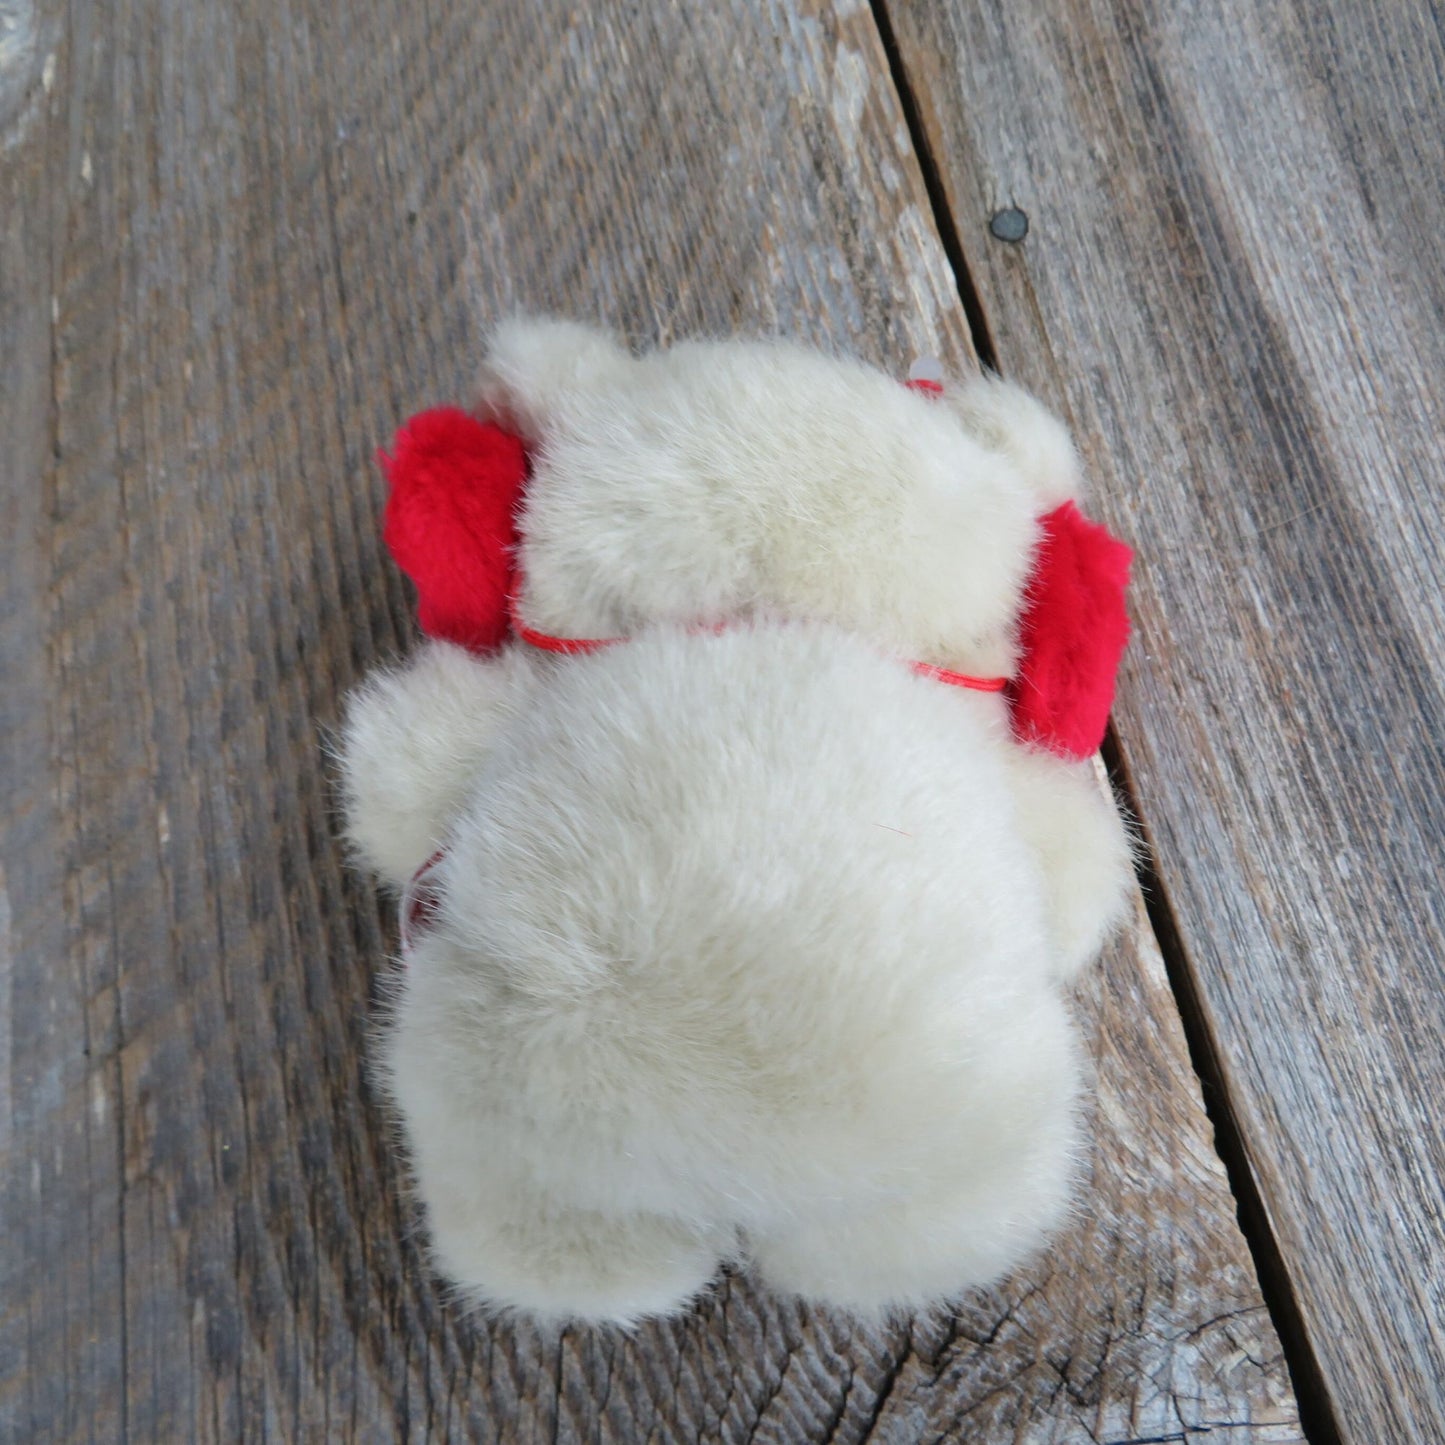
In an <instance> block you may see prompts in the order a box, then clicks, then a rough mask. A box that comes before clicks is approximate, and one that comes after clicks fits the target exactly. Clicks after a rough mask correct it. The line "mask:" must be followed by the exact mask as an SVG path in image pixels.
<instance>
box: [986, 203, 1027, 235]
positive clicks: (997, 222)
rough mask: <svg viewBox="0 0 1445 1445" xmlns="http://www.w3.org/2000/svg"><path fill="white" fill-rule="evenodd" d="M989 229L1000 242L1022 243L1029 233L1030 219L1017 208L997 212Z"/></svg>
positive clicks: (1005, 208) (1007, 207) (1008, 207)
mask: <svg viewBox="0 0 1445 1445" xmlns="http://www.w3.org/2000/svg"><path fill="white" fill-rule="evenodd" d="M988 228H989V230H990V231H992V232H993V234H994V235H995V236H997V237H998V239H999V240H1000V241H1022V240H1023V238H1024V237H1025V236H1027V235H1028V233H1029V218H1028V217H1027V216H1026V215H1025V214H1024V213H1023V212H1022V211H1021V210H1019V208H1018V207H1017V206H1005V207H1004V208H1003V210H1001V211H995V212H994V213H993V217H992V219H990V221H989V223H988Z"/></svg>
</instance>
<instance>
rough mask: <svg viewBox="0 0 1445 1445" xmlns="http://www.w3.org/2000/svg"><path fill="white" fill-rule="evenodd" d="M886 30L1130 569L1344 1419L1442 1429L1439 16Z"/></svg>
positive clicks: (1193, 900) (1175, 820) (999, 11)
mask: <svg viewBox="0 0 1445 1445" xmlns="http://www.w3.org/2000/svg"><path fill="white" fill-rule="evenodd" d="M888 8H889V12H890V14H891V18H892V22H893V25H894V26H895V27H896V32H897V37H898V42H899V47H900V55H901V59H902V65H903V69H904V71H905V73H906V75H907V78H908V83H909V89H910V90H911V91H912V92H913V93H914V94H915V96H916V98H917V104H918V108H919V112H920V114H921V116H922V122H923V126H924V130H925V134H926V136H927V138H928V141H929V147H930V150H931V151H932V153H933V155H934V156H935V157H936V158H937V161H938V164H939V168H940V172H941V175H942V178H943V181H944V188H945V190H946V194H947V197H948V204H949V207H950V210H951V213H952V214H953V215H954V216H955V218H956V220H957V222H958V227H959V233H960V237H961V244H962V248H963V250H964V252H965V253H966V256H967V260H968V264H969V267H970V269H971V270H972V272H973V275H974V278H975V281H976V284H977V288H978V291H979V293H980V297H981V302H982V306H983V308H984V310H985V311H986V313H987V315H988V318H989V321H990V323H991V325H992V328H993V331H994V334H995V335H996V337H997V348H998V353H999V357H1000V361H1001V364H1002V365H1003V367H1004V368H1005V369H1006V370H1008V371H1009V372H1011V373H1013V374H1014V375H1017V376H1020V377H1022V378H1023V379H1025V380H1026V381H1028V382H1030V383H1032V384H1033V385H1035V386H1036V387H1037V388H1039V389H1040V390H1042V391H1043V392H1045V393H1046V394H1047V395H1049V396H1050V397H1051V398H1052V399H1053V400H1054V401H1055V402H1056V403H1057V404H1059V405H1060V406H1061V407H1063V408H1064V409H1066V410H1067V412H1068V414H1069V415H1070V416H1071V418H1072V420H1073V421H1074V423H1075V425H1076V428H1077V430H1078V432H1079V434H1080V436H1081V439H1082V441H1083V444H1084V446H1085V449H1086V451H1087V453H1088V456H1089V459H1090V462H1091V464H1092V470H1093V471H1094V473H1095V475H1096V476H1097V477H1098V478H1099V480H1100V486H1101V496H1100V506H1101V508H1102V510H1103V512H1104V513H1105V514H1107V516H1108V517H1109V518H1111V519H1112V520H1113V522H1114V523H1116V524H1117V526H1118V527H1119V528H1120V529H1122V530H1123V531H1124V532H1125V533H1127V534H1128V535H1130V536H1131V537H1132V538H1133V539H1135V541H1136V542H1137V544H1138V547H1139V550H1140V560H1139V566H1138V587H1137V589H1136V594H1135V608H1136V615H1137V620H1138V640H1137V645H1136V646H1135V648H1134V650H1133V652H1132V654H1131V657H1130V659H1129V661H1128V663H1127V665H1126V676H1125V680H1124V686H1123V699H1122V704H1121V707H1120V709H1119V711H1118V715H1117V718H1118V726H1119V731H1120V734H1121V738H1122V743H1123V750H1124V754H1125V757H1126V760H1127V764H1128V767H1129V769H1130V772H1131V775H1132V778H1133V781H1134V785H1135V787H1136V788H1137V792H1138V796H1139V799H1140V801H1141V806H1142V811H1143V813H1144V817H1145V821H1146V823H1147V825H1148V829H1149V834H1150V837H1151V839H1152V840H1153V843H1154V847H1155V850H1156V852H1157V855H1158V858H1159V860H1160V862H1159V867H1160V871H1161V874H1162V876H1163V880H1164V884H1165V887H1166V890H1167V895H1168V901H1169V903H1170V904H1171V906H1172V908H1173V910H1174V913H1175V917H1176V919H1177V924H1178V929H1179V932H1180V936H1181V941H1182V946H1183V950H1184V955H1185V958H1184V962H1185V963H1186V964H1187V967H1188V968H1189V970H1190V971H1191V972H1192V975H1193V977H1194V979H1195V982H1196V986H1197V989H1198V992H1199V994H1200V995H1201V997H1202V999H1203V1003H1204V1012H1205V1019H1206V1022H1207V1025H1208V1028H1209V1030H1210V1031H1211V1033H1212V1036H1213V1039H1214V1046H1215V1049H1216V1051H1217V1052H1218V1054H1219V1056H1220V1058H1221V1060H1222V1065H1223V1069H1224V1072H1225V1078H1226V1083H1227V1085H1228V1092H1229V1096H1230V1099H1231V1102H1232V1105H1233V1108H1234V1109H1235V1111H1236V1113H1237V1117H1238V1119H1239V1123H1240V1127H1241V1129H1242V1132H1243V1136H1244V1141H1245V1144H1246V1147H1247V1151H1248V1155H1249V1159H1250V1163H1251V1165H1252V1168H1253V1170H1254V1173H1255V1175H1256V1178H1257V1180H1258V1183H1259V1187H1260V1190H1261V1192H1262V1196H1263V1201H1264V1205H1265V1207H1266V1210H1267V1212H1268V1215H1269V1219H1270V1221H1271V1223H1272V1226H1273V1229H1274V1231H1275V1234H1276V1238H1277V1241H1278V1244H1279V1247H1280V1250H1281V1252H1282V1254H1283V1257H1284V1261H1285V1264H1286V1267H1287V1269H1288V1271H1289V1274H1290V1277H1291V1280H1292V1283H1293V1288H1294V1290H1295V1292H1296V1294H1297V1298H1298V1301H1299V1305H1300V1308H1301V1311H1302V1314H1303V1319H1304V1322H1305V1325H1306V1327H1307V1329H1308V1332H1309V1334H1310V1336H1311V1339H1312V1341H1313V1346H1314V1349H1315V1351H1316V1353H1317V1355H1318V1357H1319V1359H1320V1361H1321V1367H1322V1371H1323V1373H1324V1376H1325V1382H1326V1385H1327V1387H1328V1390H1329V1392H1330V1394H1331V1396H1332V1398H1333V1402H1334V1407H1335V1411H1336V1414H1337V1416H1338V1419H1339V1422H1340V1425H1341V1427H1342V1429H1343V1431H1344V1433H1345V1436H1346V1438H1348V1439H1350V1440H1357V1441H1360V1442H1368V1445H1378V1442H1384V1441H1393V1440H1419V1441H1437V1440H1440V1439H1442V1438H1445V1237H1442V1198H1445V1112H1442V1108H1441V1104H1440V1099H1441V1090H1440V1076H1441V1064H1442V1059H1445V1043H1442V1039H1445V965H1442V957H1445V950H1442V944H1441V935H1442V922H1445V904H1442V851H1445V850H1442V829H1445V786H1442V782H1445V696H1442V682H1445V589H1442V563H1445V524H1442V522H1441V520H1440V511H1439V507H1440V500H1441V495H1442V490H1445V449H1442V436H1445V325H1442V323H1445V268H1442V266H1441V262H1440V237H1441V235H1442V234H1445V188H1442V183H1441V176H1442V169H1445V141H1442V137H1445V46H1442V33H1441V16H1440V13H1439V11H1438V9H1435V8H1433V7H1432V6H1430V5H1428V4H1426V3H1423V0H1384V3H1380V4H1372V5H1354V4H1349V3H1345V0H1331V3H1325V4H1274V3H1264V0H1225V3H1222V4H1216V3H1210V4H1204V3H1199V0H1187V3H1183V4H1171V5H1162V4H1145V3H1140V0H1065V3H1061V4H1057V5H1049V6H1043V5H1037V4H1036V5H1026V6H1017V5H1011V6H1000V5H982V6H980V5H976V4H973V3H963V0H930V3H919V4H913V3H907V4H904V3H897V4H892V5H890V6H889V7H888ZM1007 205H1016V206H1018V207H1019V208H1021V209H1023V210H1024V211H1025V212H1026V213H1027V214H1028V215H1029V217H1030V219H1031V229H1030V231H1029V234H1028V238H1027V240H1026V241H1025V242H1024V243H1023V244H1022V245H1019V246H1009V245H1005V244H1002V243H1000V242H998V241H996V240H994V239H992V238H991V236H990V234H989V224H988V223H989V216H990V213H991V212H992V211H994V210H995V209H996V208H998V207H1001V206H1007Z"/></svg>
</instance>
